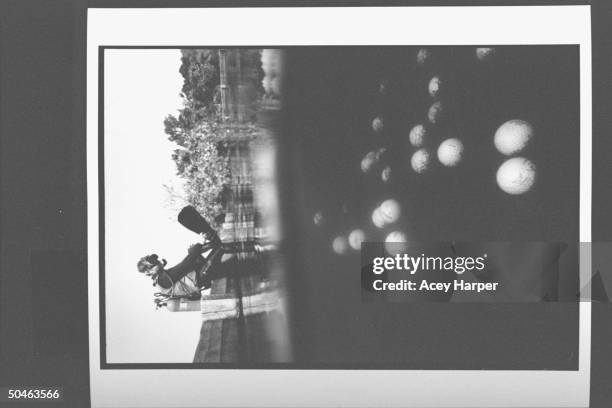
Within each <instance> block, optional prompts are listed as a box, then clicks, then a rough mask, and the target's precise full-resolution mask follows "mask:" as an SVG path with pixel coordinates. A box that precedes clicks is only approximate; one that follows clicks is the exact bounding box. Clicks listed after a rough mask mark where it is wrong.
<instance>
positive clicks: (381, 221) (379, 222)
mask: <svg viewBox="0 0 612 408" xmlns="http://www.w3.org/2000/svg"><path fill="white" fill-rule="evenodd" d="M372 224H374V226H376V227H377V228H383V227H384V226H385V217H383V215H382V213H381V211H380V207H376V208H375V209H374V211H372Z"/></svg>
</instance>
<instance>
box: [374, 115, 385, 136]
mask: <svg viewBox="0 0 612 408" xmlns="http://www.w3.org/2000/svg"><path fill="white" fill-rule="evenodd" d="M384 127H385V124H384V122H383V120H382V118H381V117H377V118H374V120H373V121H372V129H373V130H374V131H375V132H376V133H380V132H382V130H383V128H384Z"/></svg>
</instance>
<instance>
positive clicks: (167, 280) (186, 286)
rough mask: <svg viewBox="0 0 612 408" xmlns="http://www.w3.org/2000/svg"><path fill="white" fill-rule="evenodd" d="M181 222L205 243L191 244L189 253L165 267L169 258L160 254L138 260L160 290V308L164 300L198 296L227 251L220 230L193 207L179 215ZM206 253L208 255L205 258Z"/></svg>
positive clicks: (139, 268)
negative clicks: (212, 225)
mask: <svg viewBox="0 0 612 408" xmlns="http://www.w3.org/2000/svg"><path fill="white" fill-rule="evenodd" d="M178 221H179V222H180V223H181V224H182V225H183V226H185V227H186V228H188V229H189V230H191V231H193V232H195V233H197V234H199V235H201V236H202V237H203V239H204V240H203V243H196V244H193V245H191V246H190V247H189V249H188V250H187V256H185V258H184V259H183V260H182V261H181V262H179V263H178V264H176V265H174V266H173V267H171V268H166V265H167V261H166V260H165V259H160V258H159V256H158V255H157V254H151V255H146V256H143V257H142V258H140V260H139V261H138V263H137V269H138V272H140V273H143V274H144V275H145V276H148V277H150V278H151V279H152V280H153V286H154V287H156V288H157V289H158V292H157V293H155V295H154V296H155V299H154V302H155V304H156V306H157V308H160V307H162V306H165V305H166V303H165V302H166V301H167V300H170V299H177V298H189V299H192V300H195V299H199V298H200V291H201V290H202V289H208V288H210V287H211V282H212V278H211V273H210V271H211V269H212V267H213V266H214V265H216V264H218V263H219V262H220V261H221V258H222V256H223V254H224V249H223V245H222V243H221V240H220V239H219V236H218V234H217V232H216V231H215V230H214V229H213V228H212V227H211V226H210V225H209V224H208V222H206V220H205V219H204V217H202V216H201V215H200V214H199V213H198V212H197V210H196V209H195V208H194V207H192V206H187V207H185V208H183V209H182V210H181V212H180V213H179V215H178ZM206 252H208V254H207V255H206V257H204V256H203V254H204V253H206Z"/></svg>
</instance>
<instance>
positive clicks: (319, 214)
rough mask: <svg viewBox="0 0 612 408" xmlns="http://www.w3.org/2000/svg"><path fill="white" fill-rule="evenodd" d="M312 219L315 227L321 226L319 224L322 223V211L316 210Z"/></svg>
mask: <svg viewBox="0 0 612 408" xmlns="http://www.w3.org/2000/svg"><path fill="white" fill-rule="evenodd" d="M312 221H313V222H314V224H315V225H316V226H317V227H318V226H321V224H323V213H322V212H321V211H317V212H316V213H315V215H314V217H312Z"/></svg>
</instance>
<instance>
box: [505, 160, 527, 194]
mask: <svg viewBox="0 0 612 408" xmlns="http://www.w3.org/2000/svg"><path fill="white" fill-rule="evenodd" d="M535 180H536V166H535V164H533V162H531V161H530V160H528V159H525V158H523V157H514V158H512V159H508V160H506V161H505V162H504V163H502V165H501V166H499V169H498V170H497V185H499V188H501V189H502V190H503V191H504V192H506V193H508V194H515V195H516V194H523V193H526V192H527V191H529V190H530V189H531V187H533V184H534V183H535Z"/></svg>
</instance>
